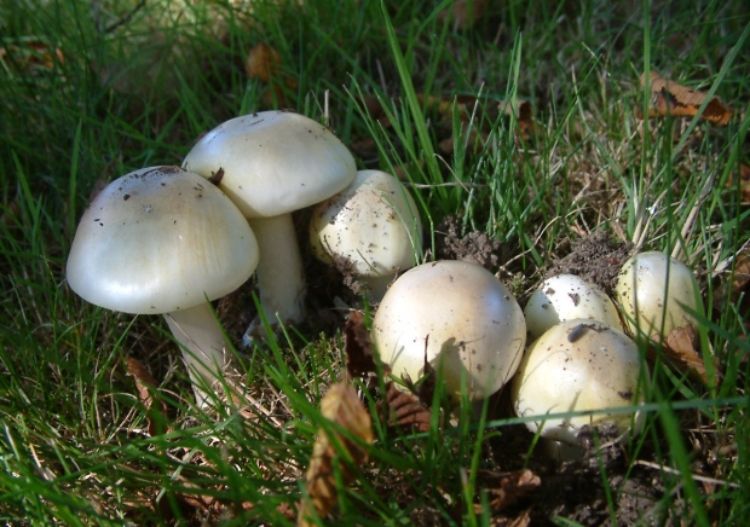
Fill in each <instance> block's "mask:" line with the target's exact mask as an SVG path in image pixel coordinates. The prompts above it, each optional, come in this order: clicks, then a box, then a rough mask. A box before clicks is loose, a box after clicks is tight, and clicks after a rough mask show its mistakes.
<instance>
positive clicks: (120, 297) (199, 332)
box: [66, 166, 258, 404]
mask: <svg viewBox="0 0 750 527" xmlns="http://www.w3.org/2000/svg"><path fill="white" fill-rule="evenodd" d="M257 262H258V246H257V243H256V240H255V236H254V235H253V232H252V231H251V230H250V227H249V226H248V224H247V221H246V220H245V218H244V217H243V216H242V213H241V212H240V211H239V210H238V209H237V207H235V206H234V205H233V204H232V202H231V201H230V200H229V199H228V198H227V197H226V196H225V195H224V194H222V193H221V192H220V191H219V190H218V189H217V188H215V187H214V186H213V185H212V184H210V183H209V182H207V181H206V180H205V179H204V178H202V177H200V176H199V175H197V174H192V173H189V172H185V171H184V170H182V169H180V168H178V167H168V166H161V167H151V168H144V169H141V170H136V171H135V172H131V173H129V174H126V175H125V176H122V177H120V178H119V179H116V180H115V181H113V182H112V183H110V184H109V185H108V186H107V187H106V188H105V189H104V190H102V191H101V192H100V193H99V194H98V195H97V196H96V198H95V199H94V201H93V202H92V203H91V205H89V207H88V209H87V210H86V212H84V214H83V217H82V218H81V221H80V224H79V225H78V229H77V231H76V234H75V238H74V240H73V244H72V246H71V249H70V254H69V256H68V262H67V268H66V277H67V281H68V284H69V285H70V287H71V288H72V289H73V291H75V292H76V293H77V294H78V295H79V296H81V297H82V298H83V299H84V300H87V301H88V302H91V303H92V304H96V305H98V306H101V307H105V308H107V309H111V310H113V311H122V312H125V313H133V314H163V315H164V317H165V318H166V320H167V323H168V324H169V327H170V329H171V330H172V332H173V334H174V336H175V339H176V340H177V341H178V342H179V344H180V347H181V348H182V351H183V357H184V360H185V363H186V364H187V366H188V371H189V372H190V376H191V379H192V380H193V386H194V390H195V392H196V396H197V398H198V402H199V403H200V404H202V403H203V402H204V401H205V397H206V394H205V392H204V390H203V388H204V387H206V386H211V384H212V383H213V382H214V381H215V380H216V379H217V376H218V375H219V374H220V373H221V372H223V369H224V367H225V362H224V361H225V358H224V346H225V342H224V336H223V332H222V330H221V327H220V326H219V324H218V323H217V321H216V319H215V317H214V315H213V313H212V312H211V309H210V306H209V304H208V303H207V301H210V300H214V299H216V298H219V297H222V296H224V295H226V294H228V293H230V292H232V291H234V290H235V289H237V288H238V287H239V286H240V285H242V284H243V283H244V282H245V281H246V280H247V279H248V278H249V277H250V275H251V274H252V273H253V270H254V269H255V267H256V265H257Z"/></svg>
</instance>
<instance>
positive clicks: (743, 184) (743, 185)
mask: <svg viewBox="0 0 750 527" xmlns="http://www.w3.org/2000/svg"><path fill="white" fill-rule="evenodd" d="M738 172H739V179H740V201H741V202H742V203H750V165H746V164H745V163H742V164H740V167H739V170H738ZM735 185H736V183H735V180H734V174H733V173H731V174H730V175H729V178H728V179H727V187H728V188H735Z"/></svg>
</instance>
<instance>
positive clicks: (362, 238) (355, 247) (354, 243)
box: [310, 170, 422, 300]
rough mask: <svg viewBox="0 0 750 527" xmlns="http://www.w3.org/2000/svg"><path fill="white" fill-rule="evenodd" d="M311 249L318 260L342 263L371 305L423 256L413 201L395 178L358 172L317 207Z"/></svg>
mask: <svg viewBox="0 0 750 527" xmlns="http://www.w3.org/2000/svg"><path fill="white" fill-rule="evenodd" d="M310 246H311V247H312V251H313V254H314V255H315V256H316V257H317V258H318V259H319V260H321V261H323V262H325V263H327V264H329V265H332V264H334V262H335V261H336V260H342V261H345V262H346V263H347V264H348V265H349V266H350V267H351V269H349V270H350V271H351V272H352V274H354V275H355V276H356V277H357V279H358V280H359V281H361V282H363V283H364V284H365V286H366V288H367V290H368V291H367V293H368V294H369V296H370V298H371V299H372V300H379V299H380V298H382V296H383V294H384V293H385V290H386V288H387V286H388V285H389V284H390V283H391V281H392V280H393V279H394V277H395V276H396V274H397V273H398V272H399V271H405V270H407V269H409V268H411V267H413V266H414V265H416V263H417V261H418V259H419V257H420V256H421V254H422V223H421V221H420V219H419V212H418V210H417V206H416V204H415V203H414V200H413V199H412V197H411V196H410V195H409V193H408V191H407V190H406V188H404V186H403V185H402V184H401V183H400V182H399V181H398V179H396V178H395V177H393V176H391V175H390V174H387V173H385V172H381V171H379V170H361V171H359V172H357V177H356V179H355V180H354V181H353V182H352V184H351V185H349V186H348V187H347V188H346V189H344V191H343V192H340V193H339V194H336V195H335V196H333V197H332V198H330V199H328V200H327V201H324V202H323V203H321V204H319V205H317V206H316V207H315V209H314V211H313V215H312V219H311V220H310Z"/></svg>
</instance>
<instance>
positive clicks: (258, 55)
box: [245, 42, 297, 106]
mask: <svg viewBox="0 0 750 527" xmlns="http://www.w3.org/2000/svg"><path fill="white" fill-rule="evenodd" d="M245 73H246V74H247V76H248V77H249V78H251V79H256V80H258V81H260V82H262V83H264V84H267V85H268V89H267V90H266V91H265V92H264V94H263V102H264V104H266V105H271V104H273V103H274V102H277V103H278V104H279V105H280V106H283V105H284V101H285V99H284V87H287V88H295V87H296V86H297V83H296V81H295V80H294V79H292V78H291V77H289V76H288V75H284V74H282V73H281V56H280V55H279V52H278V51H276V50H275V49H274V48H273V47H271V46H269V45H268V44H266V43H263V42H261V43H259V44H256V45H255V46H253V47H252V49H250V52H249V53H248V55H247V59H246V60H245Z"/></svg>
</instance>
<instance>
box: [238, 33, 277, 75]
mask: <svg viewBox="0 0 750 527" xmlns="http://www.w3.org/2000/svg"><path fill="white" fill-rule="evenodd" d="M280 65H281V56H280V55H279V52H278V51H276V50H275V49H274V48H272V47H271V46H269V45H268V44H265V43H263V42H261V43H260V44H256V45H255V46H253V47H252V49H250V52H249V53H248V54H247V59H246V60H245V73H247V76H248V77H250V78H251V79H258V80H259V81H261V82H271V80H272V79H273V78H274V77H275V76H276V75H277V74H278V72H279V66H280Z"/></svg>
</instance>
